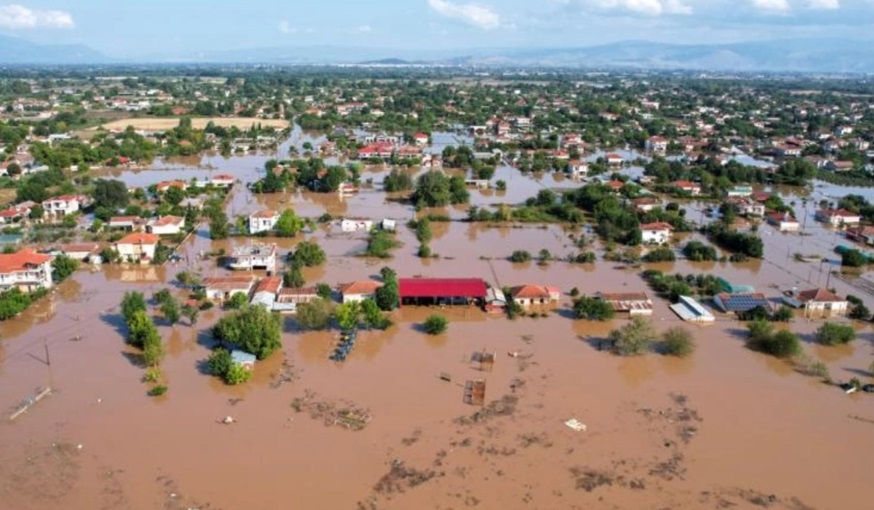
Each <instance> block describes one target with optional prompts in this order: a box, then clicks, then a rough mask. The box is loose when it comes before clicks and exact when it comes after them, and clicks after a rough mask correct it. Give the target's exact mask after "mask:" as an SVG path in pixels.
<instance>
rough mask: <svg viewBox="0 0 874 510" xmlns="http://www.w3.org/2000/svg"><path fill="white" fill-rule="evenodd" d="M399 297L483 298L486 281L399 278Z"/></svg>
mask: <svg viewBox="0 0 874 510" xmlns="http://www.w3.org/2000/svg"><path fill="white" fill-rule="evenodd" d="M398 290H399V293H400V297H401V298H426V297H435V298H449V297H467V298H485V297H486V282H485V281H484V280H482V279H480V278H401V279H399V280H398Z"/></svg>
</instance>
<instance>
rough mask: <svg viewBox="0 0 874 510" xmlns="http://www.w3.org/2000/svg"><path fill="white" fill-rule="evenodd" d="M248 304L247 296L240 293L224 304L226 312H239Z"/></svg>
mask: <svg viewBox="0 0 874 510" xmlns="http://www.w3.org/2000/svg"><path fill="white" fill-rule="evenodd" d="M248 304H249V296H247V295H246V294H244V293H242V292H237V293H236V294H234V295H233V296H231V299H229V300H227V302H225V308H227V309H228V310H239V309H241V308H243V307H244V306H246V305H248Z"/></svg>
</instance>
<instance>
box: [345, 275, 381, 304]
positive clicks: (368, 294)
mask: <svg viewBox="0 0 874 510" xmlns="http://www.w3.org/2000/svg"><path fill="white" fill-rule="evenodd" d="M380 287H382V282H378V281H376V280H361V281H357V282H352V283H344V284H342V285H340V286H339V287H338V290H339V291H340V301H341V302H343V303H349V302H354V301H364V300H365V299H369V298H373V297H374V296H376V289H378V288H380Z"/></svg>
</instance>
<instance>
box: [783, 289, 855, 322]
mask: <svg viewBox="0 0 874 510" xmlns="http://www.w3.org/2000/svg"><path fill="white" fill-rule="evenodd" d="M783 302H784V303H786V304H787V305H789V306H791V307H793V308H803V309H804V315H805V316H807V317H821V318H828V317H835V316H840V315H846V314H847V311H848V310H849V308H850V302H849V301H847V300H846V299H843V298H841V297H838V296H837V295H836V294H835V293H833V292H831V291H830V290H828V289H823V288H819V289H809V290H802V291H801V292H787V293H786V295H785V296H784V297H783Z"/></svg>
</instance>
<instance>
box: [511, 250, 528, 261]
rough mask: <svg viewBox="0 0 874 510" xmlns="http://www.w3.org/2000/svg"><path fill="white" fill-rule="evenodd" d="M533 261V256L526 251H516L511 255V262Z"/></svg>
mask: <svg viewBox="0 0 874 510" xmlns="http://www.w3.org/2000/svg"><path fill="white" fill-rule="evenodd" d="M530 260H531V254H530V253H528V252H527V251H525V250H516V251H514V252H513V253H512V254H511V255H510V262H517V263H518V262H528V261H530Z"/></svg>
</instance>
